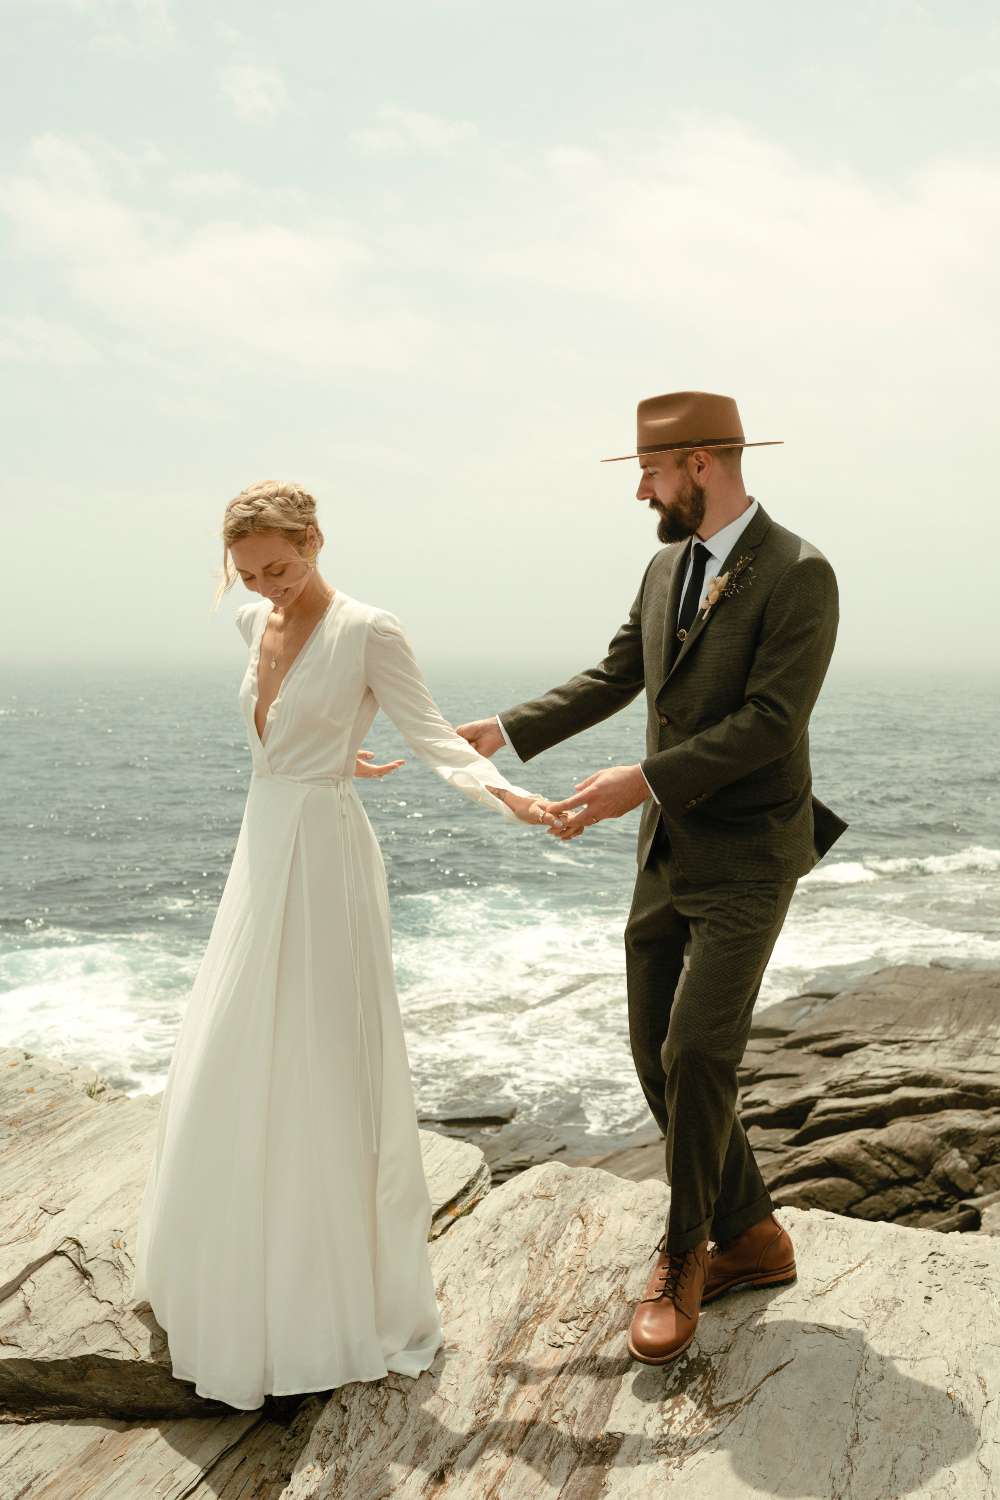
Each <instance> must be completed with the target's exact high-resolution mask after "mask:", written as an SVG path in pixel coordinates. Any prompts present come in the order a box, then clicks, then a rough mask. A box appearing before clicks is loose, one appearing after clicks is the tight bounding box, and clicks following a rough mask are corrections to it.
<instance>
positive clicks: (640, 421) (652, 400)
mask: <svg viewBox="0 0 1000 1500" xmlns="http://www.w3.org/2000/svg"><path fill="white" fill-rule="evenodd" d="M636 423H637V436H636V451H635V453H622V454H621V455H619V457H617V458H602V459H601V463H602V464H616V463H621V461H622V459H625V458H642V457H643V456H644V454H646V453H670V452H672V451H674V450H675V449H683V448H770V447H773V446H774V445H775V444H778V443H783V442H784V438H768V439H766V440H765V441H763V442H757V443H748V442H747V440H746V438H745V437H744V436H743V423H742V422H741V421H740V414H739V410H738V408H737V405H736V402H735V401H734V400H733V398H732V396H713V395H712V394H711V393H710V392H709V391H670V392H669V393H668V394H667V395H666V396H647V397H646V399H645V401H640V402H639V406H638V410H637V412H636Z"/></svg>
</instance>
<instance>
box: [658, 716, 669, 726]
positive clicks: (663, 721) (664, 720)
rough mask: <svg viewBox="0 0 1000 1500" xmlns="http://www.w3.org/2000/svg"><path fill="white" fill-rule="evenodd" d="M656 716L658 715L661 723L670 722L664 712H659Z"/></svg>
mask: <svg viewBox="0 0 1000 1500" xmlns="http://www.w3.org/2000/svg"><path fill="white" fill-rule="evenodd" d="M658 717H659V720H660V723H661V724H669V723H670V720H669V719H668V718H667V715H666V714H660V715H659V716H658Z"/></svg>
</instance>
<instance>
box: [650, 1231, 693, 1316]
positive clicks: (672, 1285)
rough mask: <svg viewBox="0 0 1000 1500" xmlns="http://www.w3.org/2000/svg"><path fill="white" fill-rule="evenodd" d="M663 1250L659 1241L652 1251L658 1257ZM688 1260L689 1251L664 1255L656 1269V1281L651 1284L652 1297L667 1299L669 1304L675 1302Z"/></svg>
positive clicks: (662, 1245) (662, 1244) (662, 1243)
mask: <svg viewBox="0 0 1000 1500" xmlns="http://www.w3.org/2000/svg"><path fill="white" fill-rule="evenodd" d="M663 1249H664V1242H663V1240H661V1241H660V1243H659V1244H658V1245H657V1247H656V1249H655V1250H654V1251H653V1254H654V1255H659V1254H660V1253H661V1252H662V1251H663ZM689 1258H690V1251H688V1250H680V1251H668V1252H667V1253H666V1256H665V1259H664V1261H663V1264H662V1265H660V1266H657V1268H656V1280H655V1282H654V1283H653V1292H652V1295H653V1296H654V1297H668V1298H669V1299H670V1301H671V1302H676V1301H677V1294H678V1292H679V1291H680V1285H681V1282H682V1281H683V1279H684V1272H685V1270H686V1269H687V1266H688V1261H689Z"/></svg>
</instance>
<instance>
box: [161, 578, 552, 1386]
mask: <svg viewBox="0 0 1000 1500" xmlns="http://www.w3.org/2000/svg"><path fill="white" fill-rule="evenodd" d="M270 609H271V605H270V601H268V600H262V601H260V602H259V603H256V604H250V605H245V606H243V608H241V610H240V611H239V613H238V616H237V624H238V625H239V628H240V630H241V632H242V633H243V635H244V637H245V639H246V641H247V644H248V646H249V647H250V651H249V660H248V663H247V669H246V674H245V676H244V678H243V683H242V686H241V688H240V703H241V706H242V711H243V717H244V720H245V722H246V731H247V738H248V740H249V744H250V752H251V757H252V774H251V778H250V785H249V790H248V794H247V801H246V806H245V809H244V813H243V821H242V824H241V827H240V831H239V836H238V839H237V843H236V848H235V851H234V855H233V861H232V865H231V868H230V871H229V874H228V877H227V880H226V884H225V888H224V890H223V893H222V897H221V900H220V903H219V907H218V910H217V912H216V916H215V920H214V923H213V926H212V930H211V934H210V936H209V939H208V943H207V946H206V949H205V952H204V955H203V958H202V961H201V964H200V967H199V970H198V973H197V976H196V978H195V981H194V985H193V988H192V990H191V993H190V997H189V999H188V1003H187V1007H186V1009H185V1012H184V1015H183V1018H182V1022H181V1026H180V1029H179V1032H178V1036H177V1040H176V1043H175V1046H174V1051H173V1054H172V1056H171V1061H170V1067H169V1071H168V1075H167V1082H166V1087H165V1089H164V1093H163V1098H162V1103H161V1108H160V1115H159V1122H158V1129H157V1138H156V1142H155V1150H154V1157H153V1162H152V1166H151V1168H150V1172H149V1176H148V1178H147V1180H146V1185H145V1190H144V1193H143V1198H142V1203H141V1207H140V1214H139V1224H138V1231H137V1238H136V1253H135V1269H134V1276H133V1284H132V1288H131V1296H132V1299H133V1300H134V1301H145V1302H148V1303H149V1305H150V1307H151V1308H152V1311H153V1314H154V1316H155V1317H156V1319H157V1321H158V1322H159V1323H160V1325H161V1326H162V1328H163V1329H164V1330H165V1332H166V1334H167V1341H168V1346H169V1351H170V1356H171V1361H172V1368H173V1374H174V1375H175V1376H176V1377H177V1378H178V1379H180V1380H186V1381H193V1382H194V1385H195V1389H196V1391H197V1392H198V1394H199V1395H202V1396H206V1397H212V1398H215V1399H217V1400H220V1401H224V1402H226V1403H227V1404H228V1405H230V1406H234V1407H239V1408H242V1409H244V1410H252V1409H254V1408H256V1407H258V1406H260V1405H261V1404H262V1403H263V1400H264V1397H265V1395H266V1394H268V1393H273V1394H275V1395H286V1394H291V1393H295V1392H304V1391H314V1390H327V1389H331V1388H334V1387H337V1386H340V1385H343V1384H345V1383H346V1382H348V1381H353V1380H378V1379H380V1378H381V1377H382V1376H384V1375H385V1374H386V1373H387V1372H388V1371H390V1370H394V1371H398V1372H399V1373H401V1374H404V1375H411V1376H416V1375H419V1374H420V1372H421V1371H422V1370H425V1369H427V1367H428V1366H429V1365H430V1364H431V1362H432V1360H433V1358H434V1355H435V1352H436V1351H437V1349H438V1347H439V1346H440V1343H441V1339H442V1329H441V1323H440V1317H439V1310H438V1306H437V1301H436V1297H435V1291H434V1285H433V1280H432V1276H431V1270H430V1262H429V1258H428V1253H427V1235H428V1231H429V1227H430V1219H431V1203H430V1196H429V1193H428V1190H427V1183H426V1180H425V1177H424V1173H423V1166H422V1161H421V1154H420V1144H419V1137H418V1131H417V1118H416V1108H415V1102H414V1096H413V1090H412V1082H411V1078H410V1070H409V1061H408V1057H407V1053H406V1046H405V1040H404V1035H403V1028H402V1022H401V1017H400V1011H399V1002H398V998H397V994H396V987H395V980H394V975H393V967H392V955H391V948H390V926H389V904H388V890H387V885H386V878H385V869H384V866H383V863H382V856H381V853H380V850H379V846H378V843H377V841H376V839H375V835H374V832H373V831H372V827H371V824H370V823H369V821H368V818H367V816H366V814H365V811H364V807H363V805H362V803H361V800H360V798H359V797H358V795H357V792H356V791H355V788H354V782H353V772H354V764H355V755H356V752H357V750H358V747H359V746H360V745H361V743H362V741H363V740H364V738H365V735H366V734H367V732H368V730H369V729H370V727H371V724H372V720H373V719H374V717H375V715H376V712H377V711H378V709H379V708H382V709H384V710H385V712H386V713H387V714H388V715H389V717H390V719H392V721H393V722H394V723H395V725H396V726H397V728H398V729H399V730H400V732H401V733H402V735H403V736H404V738H405V739H406V741H407V743H408V744H409V745H410V747H411V748H412V750H413V751H414V753H415V754H416V755H417V756H418V757H419V758H420V759H421V760H423V761H425V762H426V763H427V764H428V765H429V766H431V767H432V768H433V769H434V770H435V771H436V772H437V773H438V774H439V775H440V776H442V777H444V779H445V780H446V781H448V782H450V783H451V784H452V785H453V786H455V787H457V788H458V789H459V790H460V791H461V792H463V793H464V794H465V795H467V796H468V797H471V798H473V799H474V800H476V801H478V802H481V803H482V804H483V805H484V807H489V808H491V809H493V810H494V811H495V812H497V813H499V814H500V815H501V816H502V817H504V818H507V819H508V820H510V821H516V820H515V819H514V815H513V813H512V812H511V811H510V810H509V809H508V808H507V807H506V806H505V805H504V804H503V803H502V802H501V801H500V799H499V798H497V797H494V796H493V795H492V793H491V792H489V791H487V790H486V787H487V785H493V786H500V787H506V788H509V789H511V790H513V791H516V792H519V793H520V792H522V790H523V789H522V788H520V787H513V786H512V785H511V783H510V782H509V781H507V780H506V779H505V778H504V776H503V775H502V774H501V773H500V772H499V771H498V770H497V769H496V767H495V766H494V765H493V764H492V762H490V761H489V760H486V759H484V758H483V757H482V756H480V755H478V754H477V752H476V751H475V750H473V748H472V747H471V746H470V745H469V744H468V743H467V742H466V741H465V740H464V739H462V738H461V736H460V735H459V734H457V733H456V731H455V730H454V729H453V728H452V727H451V726H450V725H449V724H448V723H447V722H446V721H445V719H444V718H443V717H442V716H441V714H440V712H439V711H438V709H437V707H436V706H435V704H434V702H433V700H432V698H431V696H430V694H429V692H428V690H427V687H426V685H425V683H424V681H423V678H422V676H421V673H420V670H419V668H418V666H417V663H416V661H415V660H414V657H413V653H412V651H411V649H410V646H409V644H408V642H407V639H406V636H405V634H404V632H403V630H402V628H401V626H400V624H399V621H398V620H397V619H396V617H395V616H394V615H392V614H390V613H388V612H387V611H385V610H380V609H376V608H373V607H372V606H370V605H367V604H363V603H361V602H360V601H358V600H355V599H352V598H350V597H349V596H348V595H345V594H343V593H341V592H339V591H338V592H337V593H335V594H334V597H333V599H332V600H331V602H330V604H329V605H328V606H327V609H326V612H325V614H324V615H323V616H322V617H321V618H320V620H319V622H318V623H317V625H316V626H315V628H314V630H313V632H312V633H311V635H310V636H309V637H308V639H307V640H306V642H305V644H304V645H303V647H302V649H301V650H300V652H299V654H298V655H297V656H296V658H295V660H294V661H293V662H292V664H291V666H290V668H289V670H288V672H287V674H286V676H285V679H284V681H283V683H282V684H281V688H280V691H279V692H278V695H277V697H276V698H275V701H274V703H273V704H272V705H271V707H270V709H269V711H268V714H267V719H266V723H265V726H264V731H263V735H259V734H258V732H257V728H256V724H255V721H254V709H255V706H256V701H257V692H258V662H259V657H260V642H261V637H262V635H263V631H264V626H265V623H266V620H267V616H268V614H269V612H270Z"/></svg>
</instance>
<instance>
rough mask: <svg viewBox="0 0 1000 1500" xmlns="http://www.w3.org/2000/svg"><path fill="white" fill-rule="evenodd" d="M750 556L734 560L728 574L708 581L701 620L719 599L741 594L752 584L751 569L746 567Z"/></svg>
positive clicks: (747, 554)
mask: <svg viewBox="0 0 1000 1500" xmlns="http://www.w3.org/2000/svg"><path fill="white" fill-rule="evenodd" d="M752 555H753V554H752V553H744V554H743V556H741V557H738V558H737V559H736V561H735V563H734V564H733V566H732V568H731V569H730V570H729V572H728V573H720V574H719V575H718V577H716V578H710V579H709V580H708V597H707V598H706V600H705V607H704V609H703V610H702V612H701V618H702V619H703V620H704V619H705V618H706V617H707V615H708V612H709V610H710V609H712V607H713V606H714V605H716V604H718V602H719V600H720V599H731V598H732V597H733V595H734V594H739V593H742V591H743V590H744V589H745V588H746V587H747V585H748V584H750V583H753V568H748V567H747V564H748V563H749V561H750V558H751V556H752ZM744 570H745V571H744Z"/></svg>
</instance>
